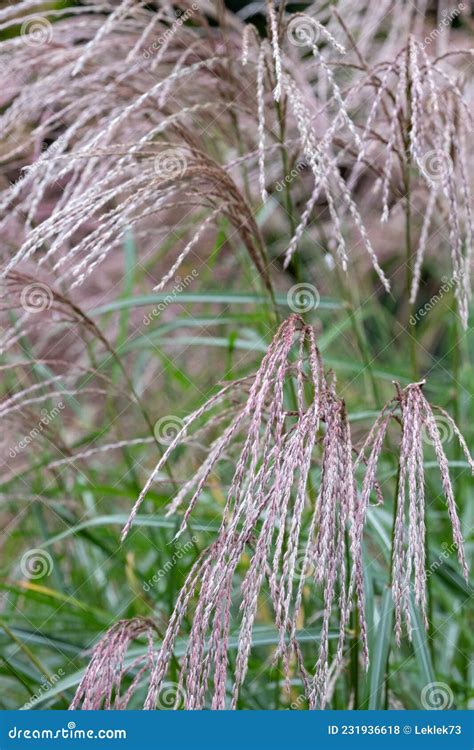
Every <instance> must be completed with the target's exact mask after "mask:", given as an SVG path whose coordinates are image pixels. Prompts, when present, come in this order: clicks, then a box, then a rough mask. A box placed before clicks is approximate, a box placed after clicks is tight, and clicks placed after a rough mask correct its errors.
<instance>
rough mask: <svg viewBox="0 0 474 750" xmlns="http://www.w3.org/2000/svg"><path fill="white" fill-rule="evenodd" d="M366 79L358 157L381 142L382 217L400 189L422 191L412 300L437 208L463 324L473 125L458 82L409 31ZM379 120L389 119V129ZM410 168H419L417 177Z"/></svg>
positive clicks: (469, 238) (467, 295) (376, 149)
mask: <svg viewBox="0 0 474 750" xmlns="http://www.w3.org/2000/svg"><path fill="white" fill-rule="evenodd" d="M366 83H367V84H369V83H370V85H372V86H374V88H375V96H374V99H373V102H372V106H371V108H370V111H369V113H368V116H367V120H366V125H365V129H364V132H363V134H362V136H361V140H362V142H363V144H364V145H363V147H362V148H361V150H360V151H359V155H358V162H359V164H360V163H361V160H363V159H368V158H370V154H371V153H374V152H377V153H379V152H380V151H381V147H380V142H382V144H383V147H382V150H383V155H384V160H385V163H384V168H383V178H382V221H387V220H388V218H389V215H390V208H391V206H390V204H391V203H393V204H395V203H396V202H398V199H399V196H404V197H405V199H406V200H407V201H410V202H412V201H413V193H414V191H415V188H416V190H417V191H419V192H421V193H422V194H425V195H426V197H425V198H424V200H425V205H426V210H425V211H424V216H423V222H422V227H421V230H420V234H419V239H418V247H417V249H416V255H415V262H414V269H413V279H412V286H411V290H410V301H411V303H414V302H415V299H416V296H417V292H418V288H419V284H420V277H421V271H422V265H423V260H424V256H425V252H426V249H427V245H428V238H429V232H430V230H432V228H433V224H434V220H435V216H436V215H440V216H441V217H442V219H443V220H445V221H446V223H447V225H448V227H449V247H450V254H451V262H452V273H453V279H454V280H455V282H456V297H457V302H458V307H459V313H460V316H461V319H462V322H463V325H464V326H467V318H468V300H469V298H470V295H471V288H470V265H471V258H472V235H473V229H472V211H471V200H472V199H471V191H470V185H469V180H468V177H467V175H468V174H469V164H468V161H467V154H466V149H465V143H466V140H467V137H468V134H469V133H471V132H472V117H471V114H470V108H469V104H468V102H467V100H466V98H465V96H464V95H463V92H462V90H461V88H460V85H461V84H460V83H459V82H457V81H456V80H455V79H454V78H453V76H452V75H450V74H448V73H446V72H445V70H444V69H443V60H442V59H441V60H437V59H435V60H431V59H430V58H429V57H428V54H427V53H426V51H425V49H424V48H423V46H422V45H420V43H419V42H418V41H417V40H416V39H415V38H414V37H413V36H411V37H410V40H409V43H408V44H407V45H406V46H405V47H404V48H403V49H402V50H401V52H399V53H398V54H397V55H396V57H395V58H394V59H393V61H391V62H389V63H381V64H380V65H378V66H375V68H374V69H373V70H371V71H370V72H369V74H368V76H367V79H366ZM380 123H383V124H384V126H387V125H388V127H389V130H388V136H385V135H384V133H383V132H382V131H381V130H380ZM413 170H415V171H416V172H417V173H418V179H417V181H416V183H414V181H413V176H412V174H411V172H412V171H413ZM410 193H411V194H412V195H411V196H410ZM435 209H436V210H435Z"/></svg>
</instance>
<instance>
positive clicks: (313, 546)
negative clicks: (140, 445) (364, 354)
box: [123, 315, 367, 709]
mask: <svg viewBox="0 0 474 750" xmlns="http://www.w3.org/2000/svg"><path fill="white" fill-rule="evenodd" d="M295 343H296V344H297V358H296V361H294V362H293V361H292V360H291V358H290V355H291V351H292V349H293V346H294V345H295ZM290 382H293V383H294V384H295V392H294V399H295V403H294V406H293V408H291V409H288V406H287V405H286V401H287V398H288V393H287V390H288V388H289V387H290ZM246 387H247V388H248V396H247V399H246V401H245V402H244V404H243V405H242V406H241V407H240V408H239V409H238V410H237V412H236V414H235V416H234V418H233V419H232V421H231V422H230V424H229V426H228V427H227V428H226V429H225V431H224V432H223V434H222V435H221V436H220V437H218V438H217V439H216V440H215V441H214V443H213V444H212V445H211V447H210V450H209V454H208V457H207V459H206V460H205V461H204V463H203V464H202V465H201V467H200V468H199V469H197V471H196V472H195V474H194V476H193V477H192V478H191V479H190V480H189V481H188V482H187V483H186V484H185V486H184V487H183V488H182V489H181V490H180V491H179V493H178V494H177V495H176V497H175V499H174V500H173V502H172V503H171V506H170V510H169V512H170V513H175V512H176V511H178V510H179V509H180V508H181V506H182V505H183V503H185V502H186V505H187V507H186V510H185V513H184V517H183V522H182V525H181V530H180V533H182V532H183V531H184V529H185V526H186V523H187V521H188V519H189V516H190V514H191V513H192V511H193V509H194V507H195V504H196V502H197V501H198V499H199V497H200V495H201V494H202V493H203V491H204V489H205V485H206V482H207V481H208V479H209V477H210V475H211V473H212V472H213V471H215V470H216V468H217V465H218V463H219V462H220V461H221V460H222V459H223V458H224V457H227V455H228V454H229V453H230V451H231V449H232V446H233V444H235V443H236V442H237V440H238V438H239V435H240V436H241V437H242V438H243V443H242V445H241V446H240V447H239V455H238V458H237V460H236V464H235V470H234V475H233V479H232V481H231V484H230V488H229V490H228V492H227V501H226V505H225V508H224V513H223V521H222V524H221V527H220V530H219V533H218V536H217V539H216V541H215V542H214V543H213V544H212V545H211V547H210V548H208V549H207V550H206V551H205V552H204V553H203V555H202V557H201V559H200V560H199V561H198V563H196V565H195V567H194V568H193V569H192V571H191V573H190V574H189V576H188V579H187V581H186V584H185V586H184V588H183V592H182V593H181V595H180V598H179V601H178V604H177V606H176V608H175V613H174V614H173V617H172V619H171V621H170V624H169V626H168V630H167V632H166V634H165V638H164V643H163V646H162V648H161V650H160V654H159V657H158V660H157V664H156V666H155V672H154V676H153V678H152V681H151V682H152V688H151V690H150V693H149V696H148V698H147V702H146V707H147V708H153V707H154V702H155V700H156V695H157V691H159V689H160V685H161V684H162V681H163V680H164V678H165V676H166V672H167V669H168V665H169V661H170V659H171V655H172V653H173V644H174V641H175V639H176V637H177V635H178V633H179V630H180V625H181V622H182V618H183V616H184V614H185V611H186V609H187V608H188V607H189V604H190V601H191V599H192V598H193V597H194V596H196V595H197V597H198V598H197V604H196V606H195V609H194V613H193V624H192V629H191V632H190V635H189V640H188V647H187V651H186V654H185V657H184V659H183V662H182V666H181V676H180V685H182V687H183V691H184V694H185V696H186V697H185V705H186V707H187V708H189V709H202V708H203V707H205V705H206V698H207V696H208V695H209V696H210V697H209V699H210V702H211V705H212V707H213V708H225V707H226V691H225V685H226V683H227V680H228V669H229V666H228V661H227V653H226V647H225V644H226V641H227V638H228V635H229V627H230V621H231V608H232V601H233V594H234V593H235V592H234V591H233V580H234V575H235V572H236V569H237V566H238V565H239V563H240V562H241V560H242V557H243V555H244V554H245V553H246V554H247V555H248V556H249V563H248V570H247V572H246V574H245V577H244V579H243V582H242V585H241V590H240V595H239V601H240V607H239V610H240V623H239V636H238V648H237V656H236V661H235V668H234V674H233V680H232V683H233V688H232V698H231V702H230V707H231V708H235V707H236V705H237V701H238V696H239V691H240V687H241V685H242V683H243V681H244V679H245V675H246V672H247V665H248V660H249V656H250V651H251V643H252V631H253V626H254V623H255V618H256V616H257V609H258V604H259V600H260V598H261V597H262V595H263V592H264V591H265V590H267V591H268V595H269V597H270V600H271V603H272V606H273V609H274V613H275V623H276V627H277V629H278V632H279V644H278V649H277V652H276V654H275V658H277V659H278V658H282V659H283V664H284V669H285V674H286V676H287V678H288V679H289V672H290V659H291V656H292V655H294V656H295V658H296V660H297V664H298V666H299V670H300V673H301V675H302V678H303V681H304V684H305V689H306V694H307V698H308V701H309V704H310V706H311V707H312V708H319V707H322V706H324V703H325V695H326V686H327V677H328V660H329V652H328V639H329V624H330V621H331V619H332V617H334V614H335V609H336V608H337V609H339V610H340V620H339V626H340V636H339V644H338V649H337V655H336V659H337V661H338V662H340V661H341V659H342V655H343V648H344V642H345V635H346V630H347V626H348V618H349V614H350V611H351V609H352V606H353V600H354V596H355V594H356V595H357V597H358V604H359V608H360V620H361V633H362V641H363V645H364V653H365V655H366V656H367V653H366V650H367V642H366V628H365V622H364V614H363V612H364V594H363V586H362V568H361V565H362V562H361V541H362V533H361V532H362V525H363V513H361V509H360V500H359V499H358V497H357V493H356V490H355V485H354V478H353V471H352V457H351V454H352V444H351V437H350V431H349V425H348V422H347V415H346V411H345V406H344V403H343V402H342V401H341V400H340V399H338V397H337V396H336V393H335V390H334V384H331V385H328V383H327V382H326V379H325V377H324V373H323V367H322V362H321V358H320V355H319V352H318V350H317V347H316V343H315V340H314V333H313V331H312V329H311V328H310V327H308V326H306V325H304V323H303V322H302V320H301V319H300V318H299V316H297V315H293V316H291V317H290V318H289V319H288V320H287V321H285V322H284V323H282V325H281V326H280V328H279V330H278V332H277V334H276V335H275V337H274V339H273V341H272V343H271V345H270V347H269V349H268V351H267V354H266V355H265V357H264V359H263V361H262V364H261V366H260V368H259V370H258V372H257V373H256V375H255V376H254V377H253V378H252V379H250V380H248V379H247V382H246ZM308 389H309V390H310V391H311V397H310V400H309V402H307V398H308V396H307V391H308ZM290 392H291V391H290ZM233 393H235V395H237V393H238V390H237V388H236V385H234V384H228V385H226V386H224V388H223V389H221V391H220V392H219V393H218V394H217V395H216V396H214V397H212V398H211V399H209V401H208V402H207V404H206V405H205V406H204V407H203V408H201V409H200V410H199V411H198V412H195V413H194V414H193V415H191V416H190V417H188V418H187V419H186V420H185V424H184V426H183V428H182V430H181V431H180V432H179V433H178V434H177V435H176V437H175V439H174V441H173V442H172V443H171V445H170V446H169V448H168V449H167V451H166V452H165V454H164V455H163V458H162V460H161V461H160V462H159V463H158V464H157V466H156V467H155V469H154V471H153V472H152V474H151V476H150V478H149V480H148V482H147V483H146V485H145V487H144V489H143V491H142V493H141V495H140V497H139V498H138V501H137V503H136V505H135V507H134V509H133V511H132V514H131V516H130V519H129V521H128V523H127V525H126V527H125V529H124V532H123V535H124V536H125V535H126V534H127V533H128V531H129V529H130V526H131V524H132V522H133V519H134V517H135V515H136V513H137V511H138V508H139V507H140V504H141V502H142V501H143V498H144V497H145V494H146V493H147V492H148V489H149V488H150V486H151V484H152V482H153V479H154V477H155V476H156V475H157V473H158V472H159V471H160V470H161V469H162V467H163V466H164V464H165V463H166V461H167V460H168V457H169V455H170V453H171V452H172V451H173V450H174V449H175V448H176V446H177V445H178V444H180V443H181V442H182V440H183V438H184V437H185V435H186V434H188V432H189V431H190V428H191V426H192V425H193V424H194V423H195V422H196V421H197V420H198V419H199V418H200V417H202V415H203V414H206V413H207V412H209V411H210V409H211V408H214V407H215V406H216V405H219V404H221V402H222V399H223V398H224V397H229V395H232V394H233ZM322 425H324V436H323V438H322V441H321V440H320V437H319V433H320V429H322ZM242 433H243V434H242ZM319 443H321V448H322V467H321V486H320V490H319V492H318V496H317V498H316V501H315V504H314V508H313V509H312V510H311V515H312V520H311V529H310V534H309V537H308V539H307V540H304V539H303V538H302V528H303V518H304V516H305V514H307V513H308V503H309V497H308V492H309V489H308V482H309V477H310V470H311V463H312V456H313V452H314V449H315V447H316V445H317V444H319ZM313 502H314V500H313ZM347 535H349V536H347ZM348 539H349V541H347V540H348ZM347 545H349V546H347ZM347 559H349V560H350V561H351V567H350V569H347V565H346V560H347ZM302 561H303V563H302V565H301V562H302ZM305 579H306V582H308V581H309V580H313V582H314V585H316V586H318V587H321V589H322V590H323V592H324V613H323V621H322V628H321V639H320V651H319V656H318V658H317V659H316V667H315V674H314V676H313V677H310V676H309V675H308V674H307V673H306V671H305V669H304V665H303V664H302V661H301V654H300V650H299V644H298V629H297V622H298V618H299V616H300V612H301V607H302V601H303V593H304V586H305ZM266 584H267V585H266Z"/></svg>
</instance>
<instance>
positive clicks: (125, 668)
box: [70, 617, 157, 711]
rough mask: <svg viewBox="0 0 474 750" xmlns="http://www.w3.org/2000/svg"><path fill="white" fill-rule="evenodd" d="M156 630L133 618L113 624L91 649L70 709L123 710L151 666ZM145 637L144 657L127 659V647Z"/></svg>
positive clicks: (146, 622) (150, 624) (150, 625)
mask: <svg viewBox="0 0 474 750" xmlns="http://www.w3.org/2000/svg"><path fill="white" fill-rule="evenodd" d="M156 636H157V631H156V627H155V625H154V623H153V622H152V621H151V620H148V619H145V618H140V617H136V618H134V619H133V620H121V621H120V622H117V623H115V625H113V626H112V627H111V628H110V630H108V631H107V633H106V634H105V635H104V637H103V638H102V639H101V640H100V641H99V643H98V644H97V646H95V648H94V650H93V652H92V658H91V660H90V662H89V664H88V666H87V669H86V671H85V673H84V676H83V678H82V680H81V682H80V683H79V686H78V688H77V690H76V694H75V696H74V698H73V701H72V703H71V705H70V709H72V710H74V709H79V708H81V709H82V710H84V711H97V710H99V709H105V710H124V709H126V708H127V706H128V704H129V702H130V700H131V698H132V697H133V695H134V693H135V692H136V689H137V687H138V686H139V685H140V684H141V683H142V682H143V680H144V679H146V678H147V676H148V677H149V676H150V675H151V673H152V670H153V664H154V658H155V654H154V645H153V642H154V639H155V638H156ZM142 638H145V640H146V644H147V648H146V651H145V653H144V654H141V655H139V656H137V657H135V658H130V657H128V658H127V652H128V650H129V648H130V645H131V644H132V643H133V642H134V641H136V640H137V639H142Z"/></svg>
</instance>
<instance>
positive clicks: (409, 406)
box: [356, 381, 474, 645]
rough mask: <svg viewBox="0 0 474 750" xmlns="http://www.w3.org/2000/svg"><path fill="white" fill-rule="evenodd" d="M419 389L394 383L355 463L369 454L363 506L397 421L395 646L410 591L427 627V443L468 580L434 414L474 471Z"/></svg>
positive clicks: (444, 414)
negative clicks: (389, 432)
mask: <svg viewBox="0 0 474 750" xmlns="http://www.w3.org/2000/svg"><path fill="white" fill-rule="evenodd" d="M423 385H424V381H423V382H420V383H413V384H411V385H409V386H407V387H406V388H404V389H403V390H402V389H401V388H400V387H399V385H398V384H396V389H397V396H396V398H395V399H394V400H393V401H392V402H390V403H389V404H387V405H386V406H385V407H384V409H383V410H382V412H381V414H380V416H379V417H378V419H377V420H376V422H375V424H374V426H373V428H372V430H371V432H370V433H369V436H368V437H367V440H366V441H365V443H364V445H363V447H362V449H361V452H360V454H359V457H358V460H357V461H356V467H357V464H358V462H359V461H360V460H361V459H362V457H363V456H365V454H366V453H368V459H367V461H366V470H365V477H364V481H363V487H362V498H363V500H362V501H363V503H365V504H366V505H367V503H368V502H369V499H370V493H371V490H372V489H373V487H374V482H375V474H376V467H377V461H378V458H379V456H380V453H381V450H382V446H383V441H384V438H385V435H386V432H387V429H388V426H389V424H390V422H391V420H392V419H394V418H396V419H397V421H399V422H400V424H401V430H402V435H401V441H400V458H399V475H398V486H397V497H396V516H395V525H394V540H393V549H392V592H393V600H394V604H395V636H396V640H397V643H398V645H400V639H401V634H402V625H403V621H404V622H405V624H406V628H407V632H408V636H409V637H410V638H411V629H412V627H411V617H410V606H411V603H410V597H411V594H412V592H413V595H414V600H415V603H416V604H417V605H419V606H420V609H421V612H422V616H423V620H424V623H425V626H426V627H427V625H428V621H427V614H426V581H427V571H426V559H425V540H426V520H425V519H426V498H425V469H424V451H423V447H424V443H425V444H426V443H431V444H432V445H433V447H434V451H435V455H436V461H437V463H438V466H439V470H440V474H441V483H442V487H443V494H444V496H445V499H446V505H447V509H448V515H449V518H450V521H451V526H452V533H453V542H454V544H455V547H456V551H457V556H458V560H459V564H460V566H461V569H462V573H463V575H464V577H465V578H466V579H467V576H468V568H467V563H466V557H465V553H464V543H463V537H462V532H461V525H460V521H459V516H458V512H457V508H456V500H455V497H454V491H453V486H452V482H451V479H450V475H449V463H448V459H447V457H446V453H445V451H444V448H443V442H442V435H441V433H440V429H439V426H438V422H437V416H441V417H442V419H443V421H444V420H445V421H446V423H447V424H448V425H449V427H450V429H452V431H453V434H455V435H456V436H457V438H458V440H459V443H460V445H461V447H462V450H463V452H464V455H465V457H466V460H467V462H468V463H469V466H470V467H471V470H472V472H473V473H474V461H473V459H472V458H471V456H470V453H469V450H468V447H467V445H466V442H465V440H464V438H463V436H462V435H461V433H460V432H459V429H458V427H457V426H456V424H455V422H454V421H453V419H452V418H451V417H450V416H449V414H448V413H447V412H445V411H444V409H441V408H440V407H435V406H431V405H430V404H429V402H428V401H427V399H426V398H425V396H424V394H423Z"/></svg>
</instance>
